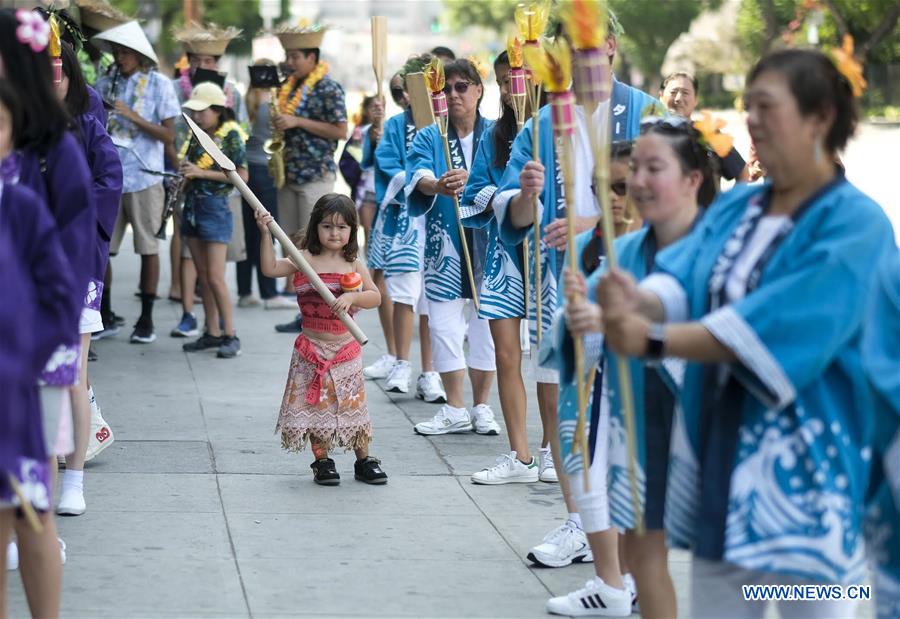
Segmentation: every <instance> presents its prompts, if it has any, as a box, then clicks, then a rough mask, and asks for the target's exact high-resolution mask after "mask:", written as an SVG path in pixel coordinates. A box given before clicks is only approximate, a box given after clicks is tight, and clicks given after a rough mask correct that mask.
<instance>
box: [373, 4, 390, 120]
mask: <svg viewBox="0 0 900 619" xmlns="http://www.w3.org/2000/svg"><path fill="white" fill-rule="evenodd" d="M386 57H387V17H384V16H383V15H376V16H374V17H372V70H373V71H374V72H375V83H376V84H375V96H376V97H378V99H379V101H381V103H382V105H384V65H385V59H386ZM382 125H383V120H380V121H378V123H377V127H378V129H379V130H380V129H381V127H382Z"/></svg>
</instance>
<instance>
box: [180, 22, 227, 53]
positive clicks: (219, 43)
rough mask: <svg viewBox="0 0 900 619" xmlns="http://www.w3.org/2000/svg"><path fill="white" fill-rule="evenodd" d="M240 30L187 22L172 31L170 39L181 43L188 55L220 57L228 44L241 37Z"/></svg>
mask: <svg viewBox="0 0 900 619" xmlns="http://www.w3.org/2000/svg"><path fill="white" fill-rule="evenodd" d="M241 32H243V31H242V30H239V29H238V28H234V27H232V26H229V27H228V28H222V27H221V26H218V25H216V24H199V23H197V22H193V21H192V22H189V23H188V24H185V25H184V26H182V27H181V28H176V29H173V30H172V38H174V39H175V40H176V41H178V42H179V43H181V46H182V47H183V48H184V51H185V52H187V53H188V54H201V55H203V56H221V55H222V54H224V53H225V48H227V47H228V44H229V43H230V42H231V41H232V40H233V39H236V38H237V37H239V36H240V35H241Z"/></svg>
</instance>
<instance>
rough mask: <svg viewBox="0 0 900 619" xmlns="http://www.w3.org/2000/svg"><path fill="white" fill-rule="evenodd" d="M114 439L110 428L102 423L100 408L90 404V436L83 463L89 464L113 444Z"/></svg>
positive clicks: (104, 422)
mask: <svg viewBox="0 0 900 619" xmlns="http://www.w3.org/2000/svg"><path fill="white" fill-rule="evenodd" d="M115 440H116V437H115V436H113V432H112V428H110V427H109V425H108V424H107V423H106V421H104V419H103V415H101V414H100V407H99V406H97V404H96V402H91V434H90V436H89V437H88V446H87V451H86V452H85V454H84V461H85V462H90V461H91V460H93V459H94V458H96V457H97V456H99V455H100V452H102V451H103V450H104V449H106V448H107V447H109V446H110V445H112V444H113V442H114V441H115Z"/></svg>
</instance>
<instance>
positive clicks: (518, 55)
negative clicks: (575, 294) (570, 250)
mask: <svg viewBox="0 0 900 619" xmlns="http://www.w3.org/2000/svg"><path fill="white" fill-rule="evenodd" d="M506 53H507V55H508V56H509V99H510V102H511V103H512V109H513V112H515V114H516V133H521V131H522V127H524V126H525V112H526V99H527V98H528V93H527V92H526V90H525V89H526V79H525V68H524V65H525V61H524V57H523V55H522V42H521V41H519V39H518V38H517V37H514V36H510V37H508V38H507V40H506ZM529 245H530V243H529V242H528V237H525V239H524V240H523V241H522V256H523V259H522V282H523V283H524V285H525V326H526V327H527V326H528V320H529V316H530V315H531V312H530V311H529V306H530V305H531V274H530V268H529V265H528V260H529V255H530V253H531V250H530V248H529ZM527 331H528V330H527V329H526V333H527ZM528 341H529V342H530V341H531V338H530V337H529V338H528Z"/></svg>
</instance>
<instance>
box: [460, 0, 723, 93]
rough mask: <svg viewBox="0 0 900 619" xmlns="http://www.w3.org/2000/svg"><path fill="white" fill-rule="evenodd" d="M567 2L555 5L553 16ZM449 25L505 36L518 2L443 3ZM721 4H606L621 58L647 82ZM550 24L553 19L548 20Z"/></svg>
mask: <svg viewBox="0 0 900 619" xmlns="http://www.w3.org/2000/svg"><path fill="white" fill-rule="evenodd" d="M565 1H566V0H557V1H556V2H554V8H553V13H554V14H557V13H558V11H559V5H560V4H562V2H565ZM444 4H445V6H446V7H447V14H448V21H449V24H450V26H451V27H452V28H454V29H456V30H462V29H465V28H466V27H468V26H483V27H486V28H493V29H495V30H497V31H498V32H501V33H505V30H506V29H507V28H508V27H509V26H508V24H511V23H512V21H513V11H514V10H515V7H516V5H517V4H518V2H517V0H444ZM719 4H721V0H665V1H662V0H609V6H610V7H611V8H612V10H613V11H614V12H615V14H616V16H617V17H618V19H619V22H620V23H621V24H622V26H623V27H624V29H625V34H624V35H623V36H621V37H619V39H618V43H619V47H620V55H624V56H625V57H626V59H627V61H628V63H629V64H631V65H634V66H636V67H637V68H638V69H640V71H641V72H642V73H643V74H644V75H646V76H647V77H648V78H650V79H651V80H652V79H655V78H656V77H658V76H659V72H660V67H661V66H662V63H663V59H664V58H665V56H666V50H668V49H669V45H671V44H672V42H673V41H675V39H677V38H678V36H679V35H680V34H681V33H682V32H685V31H686V30H687V29H688V28H689V27H690V25H691V21H693V19H694V18H695V17H696V16H697V15H699V14H700V12H701V11H703V10H705V9H707V8H714V7H716V6H718V5H719ZM551 21H552V18H551Z"/></svg>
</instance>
